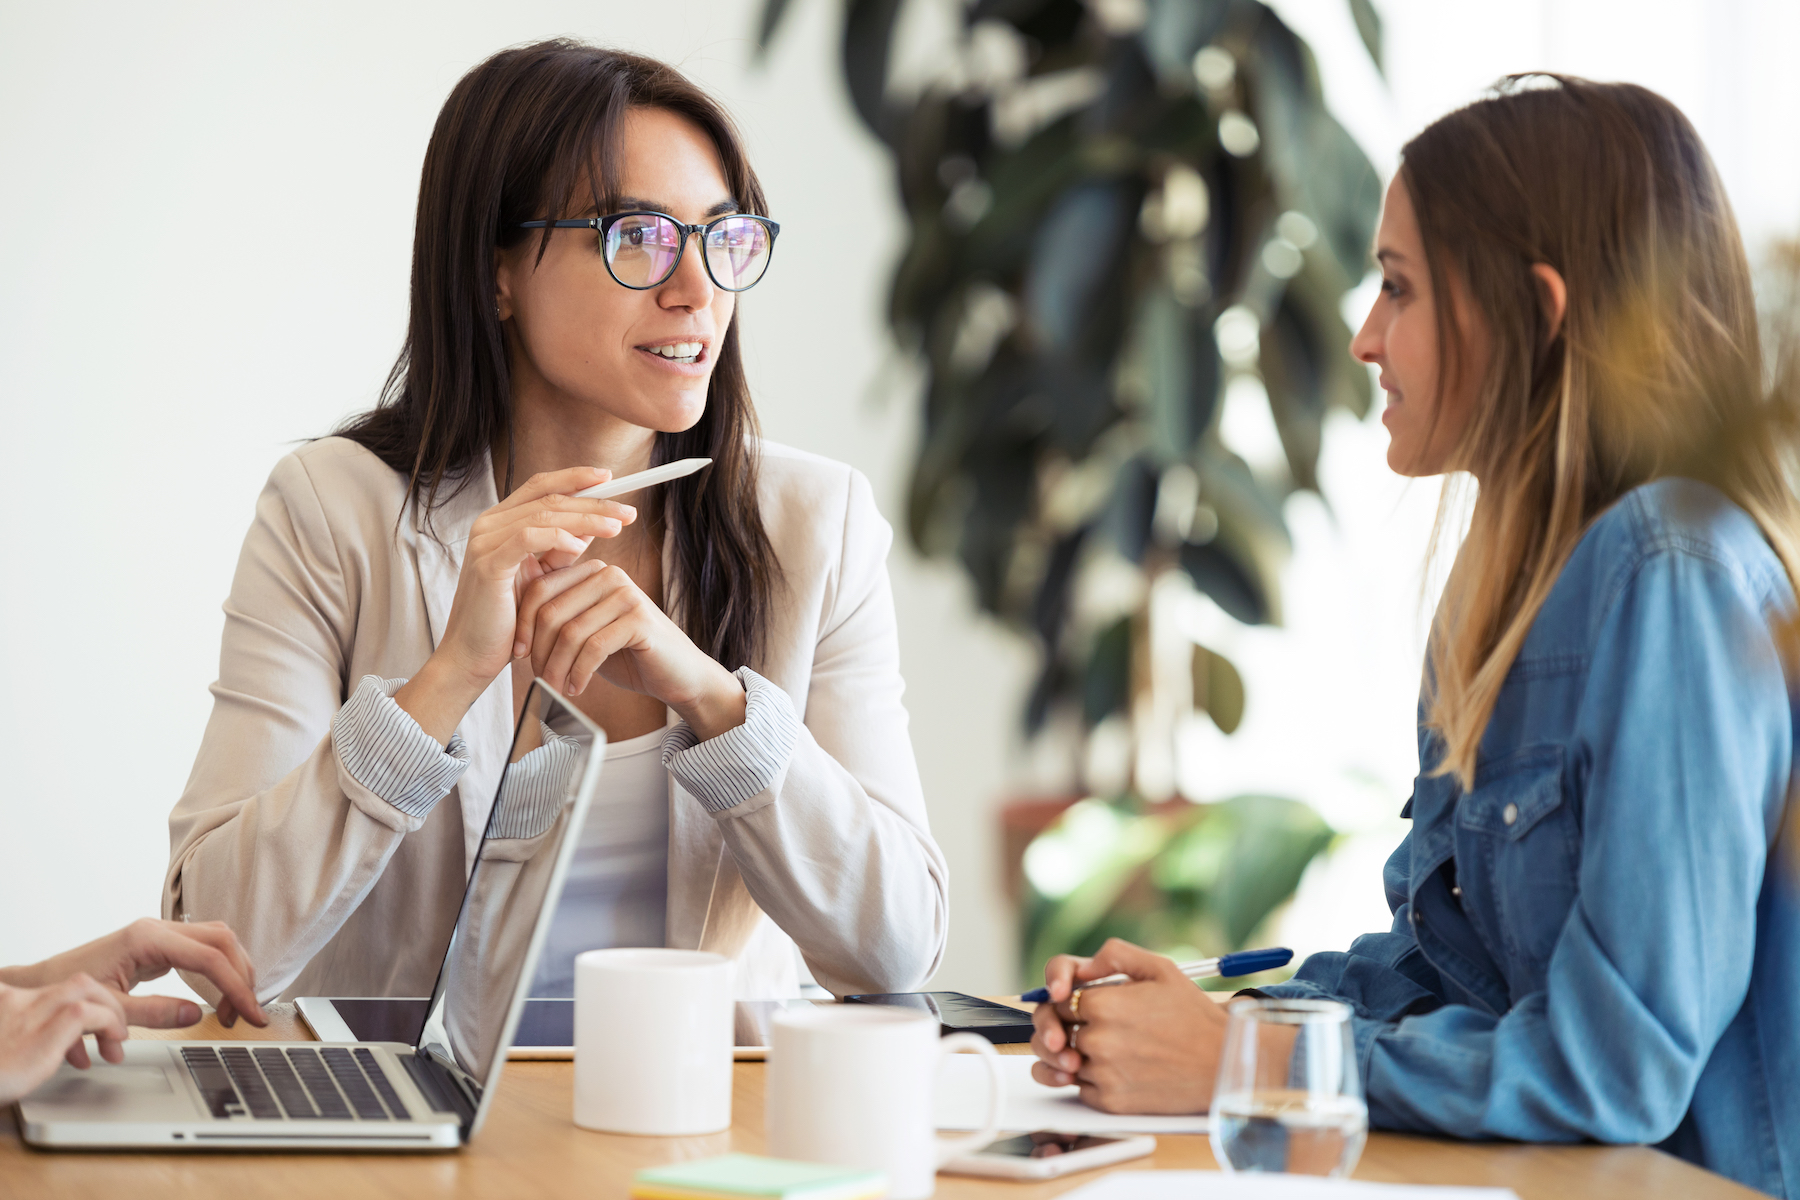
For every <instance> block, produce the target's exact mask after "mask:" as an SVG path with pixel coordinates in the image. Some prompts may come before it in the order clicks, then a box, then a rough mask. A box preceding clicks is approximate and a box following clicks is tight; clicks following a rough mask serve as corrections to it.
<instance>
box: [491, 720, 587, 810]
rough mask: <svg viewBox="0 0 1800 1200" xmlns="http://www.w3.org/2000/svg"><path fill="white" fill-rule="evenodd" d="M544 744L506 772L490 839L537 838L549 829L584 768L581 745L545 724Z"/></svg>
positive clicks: (540, 727) (540, 725)
mask: <svg viewBox="0 0 1800 1200" xmlns="http://www.w3.org/2000/svg"><path fill="white" fill-rule="evenodd" d="M538 727H539V729H540V730H542V732H543V735H544V744H543V745H541V746H539V747H538V748H537V749H535V750H533V751H531V752H530V753H528V754H526V755H525V757H523V758H521V759H520V760H519V761H518V762H516V763H513V764H511V765H510V766H508V767H507V768H506V778H505V779H504V780H503V781H502V782H501V784H500V800H499V802H498V803H497V804H496V805H495V806H494V815H493V818H492V819H491V820H489V821H488V836H489V837H491V838H534V837H538V836H539V835H541V834H542V833H543V832H544V831H545V830H547V829H549V828H550V825H551V823H552V822H554V821H555V820H556V814H557V813H559V812H561V811H562V802H563V798H564V797H565V796H567V795H568V794H569V787H570V785H571V784H573V783H574V782H575V780H574V774H575V770H576V768H577V767H579V766H580V765H581V743H580V742H578V741H576V740H575V739H574V738H566V737H563V736H562V735H561V734H560V733H556V732H554V731H553V730H552V729H551V728H550V727H549V726H548V725H545V724H543V723H542V722H539V723H538Z"/></svg>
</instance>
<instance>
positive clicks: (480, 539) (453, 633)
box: [394, 467, 637, 743]
mask: <svg viewBox="0 0 1800 1200" xmlns="http://www.w3.org/2000/svg"><path fill="white" fill-rule="evenodd" d="M611 478H612V472H611V471H608V470H606V469H604V468H600V467H570V468H568V469H567V470H562V471H550V472H546V473H544V474H542V475H533V476H532V477H531V478H530V479H528V480H526V481H525V483H524V484H523V485H522V486H520V487H519V488H518V489H516V490H515V491H514V492H513V493H512V494H511V495H510V496H507V497H506V498H505V499H503V500H501V501H500V502H499V503H498V504H496V505H494V506H493V507H492V508H489V509H488V510H487V511H486V512H484V513H482V514H481V515H480V516H479V517H477V518H476V519H475V523H474V525H473V526H471V527H470V530H469V541H468V546H467V548H466V549H465V550H464V552H463V560H462V572H461V574H460V575H458V577H457V581H456V598H455V600H454V601H452V603H451V608H450V619H449V621H448V622H447V623H446V626H445V629H444V636H443V638H442V639H441V640H440V641H439V643H438V646H437V650H436V651H435V652H434V653H433V654H432V655H431V657H430V658H429V659H428V660H427V661H426V663H425V665H424V666H423V667H421V668H420V670H419V673H418V674H417V675H415V676H414V677H413V678H412V680H411V681H410V682H409V683H408V684H407V685H406V686H405V687H403V688H402V689H401V690H400V691H399V692H398V693H397V694H396V695H395V696H394V700H395V702H396V703H397V704H399V705H400V707H401V708H403V709H405V710H406V711H407V712H408V713H410V714H412V717H413V719H414V720H415V721H417V722H418V723H419V726H420V728H422V729H424V730H425V732H427V733H429V734H430V735H431V736H432V737H434V738H436V739H437V740H438V741H439V742H440V743H445V742H448V741H449V740H450V735H451V734H452V733H453V732H455V730H456V726H457V723H458V722H460V721H461V720H462V718H463V714H464V713H466V712H467V711H468V708H469V705H470V704H471V703H473V701H474V699H475V697H477V696H479V695H480V694H481V693H482V692H484V691H486V690H487V688H488V685H489V684H491V683H493V681H494V678H495V676H497V675H499V674H500V672H501V671H502V670H503V669H505V668H506V667H507V666H508V665H509V664H511V663H512V662H513V661H515V660H516V659H521V658H523V657H525V655H526V653H527V652H528V651H529V649H530V646H531V643H530V639H529V637H528V636H526V635H525V633H524V626H523V625H522V623H521V622H520V620H519V613H520V604H521V600H522V598H523V597H524V596H525V594H526V592H527V591H528V589H529V588H530V586H531V585H532V584H533V583H534V582H536V581H538V580H541V579H544V578H546V577H550V576H554V575H556V574H557V573H558V572H561V571H564V570H567V569H569V568H570V567H572V566H573V565H574V564H575V563H576V562H577V561H578V560H579V559H580V558H581V556H582V555H583V554H585V553H586V552H587V549H588V547H589V546H590V545H592V544H593V542H594V539H595V538H614V537H617V536H619V534H620V533H621V532H622V531H623V530H624V528H625V526H626V525H628V524H630V523H631V522H632V521H634V520H636V519H637V510H636V509H634V508H632V507H631V506H630V505H628V504H620V503H618V502H617V501H614V500H592V499H583V498H579V497H577V496H575V495H574V493H576V492H579V491H583V490H585V489H587V488H591V487H595V486H597V485H599V484H602V483H605V482H607V481H608V480H610V479H611ZM534 665H535V664H534Z"/></svg>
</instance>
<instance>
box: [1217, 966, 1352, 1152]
mask: <svg viewBox="0 0 1800 1200" xmlns="http://www.w3.org/2000/svg"><path fill="white" fill-rule="evenodd" d="M1227 1011H1228V1012H1229V1013H1230V1014H1231V1024H1230V1026H1229V1027H1228V1028H1227V1029H1226V1031H1225V1053H1224V1056H1223V1057H1222V1058H1220V1060H1219V1083H1218V1087H1217V1088H1216V1089H1215V1090H1214V1092H1213V1103H1212V1148H1213V1157H1215V1158H1217V1159H1218V1160H1219V1165H1220V1166H1221V1167H1223V1168H1225V1169H1226V1170H1227V1171H1287V1172H1290V1173H1292V1174H1295V1175H1332V1176H1344V1175H1348V1174H1350V1172H1351V1170H1352V1169H1353V1168H1354V1167H1355V1166H1356V1160H1357V1159H1358V1158H1359V1157H1361V1155H1362V1148H1363V1140H1364V1139H1365V1138H1366V1137H1367V1135H1368V1129H1369V1109H1368V1105H1367V1104H1365V1103H1364V1101H1363V1088H1362V1078H1361V1076H1360V1074H1359V1073H1358V1072H1357V1069H1356V1043H1355V1041H1354V1040H1352V1038H1351V1034H1350V1007H1349V1005H1346V1004H1339V1003H1338V1002H1337V1001H1335V1000H1259V999H1256V998H1254V997H1249V996H1246V997H1244V998H1243V999H1241V1000H1234V1001H1232V1002H1231V1004H1230V1006H1229V1008H1228V1009H1227Z"/></svg>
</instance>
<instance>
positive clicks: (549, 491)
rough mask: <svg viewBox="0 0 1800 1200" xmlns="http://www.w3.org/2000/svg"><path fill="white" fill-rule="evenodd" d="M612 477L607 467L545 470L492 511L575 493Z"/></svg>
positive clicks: (518, 488)
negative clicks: (546, 497)
mask: <svg viewBox="0 0 1800 1200" xmlns="http://www.w3.org/2000/svg"><path fill="white" fill-rule="evenodd" d="M611 479H612V472H611V471H609V470H607V469H606V468H605V467H565V468H563V469H562V470H560V471H542V472H539V473H538V474H536V475H533V476H532V477H531V478H530V479H527V480H526V481H525V482H524V483H521V484H520V485H519V486H518V487H516V488H514V489H513V490H512V492H511V493H510V494H508V495H507V497H506V498H505V499H504V500H502V501H500V503H498V504H496V505H494V508H493V509H490V510H489V511H495V510H500V511H505V510H509V509H514V508H519V507H521V506H523V505H526V504H530V503H531V502H532V501H533V500H542V499H543V498H544V497H545V496H552V495H558V496H572V495H573V494H574V493H576V492H581V491H586V490H587V489H588V488H591V487H597V486H599V485H600V484H603V483H606V482H607V481H609V480H611Z"/></svg>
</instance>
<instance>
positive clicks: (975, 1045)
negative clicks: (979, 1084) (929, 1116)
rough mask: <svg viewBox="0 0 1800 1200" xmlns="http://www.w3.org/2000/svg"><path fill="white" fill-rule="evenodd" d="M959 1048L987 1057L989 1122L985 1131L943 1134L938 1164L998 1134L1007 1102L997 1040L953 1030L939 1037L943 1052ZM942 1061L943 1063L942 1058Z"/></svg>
mask: <svg viewBox="0 0 1800 1200" xmlns="http://www.w3.org/2000/svg"><path fill="white" fill-rule="evenodd" d="M958 1050H972V1051H974V1052H975V1053H976V1054H979V1055H981V1056H982V1057H983V1058H985V1059H986V1060H987V1073H988V1085H989V1091H988V1107H987V1123H986V1124H985V1125H983V1126H982V1128H981V1132H979V1133H970V1134H965V1135H963V1136H962V1137H953V1138H947V1137H944V1136H942V1135H941V1134H940V1135H939V1137H938V1139H937V1165H938V1166H940V1167H941V1166H943V1165H944V1164H945V1163H947V1162H949V1161H950V1160H951V1159H953V1158H955V1157H956V1156H957V1155H959V1154H973V1153H975V1152H976V1151H977V1150H980V1149H981V1148H983V1147H984V1146H986V1145H987V1144H988V1143H989V1142H991V1141H993V1140H994V1139H995V1138H996V1137H998V1136H999V1134H1000V1109H1001V1107H1002V1106H1003V1105H1004V1104H1005V1103H1006V1080H1005V1079H1004V1078H1003V1077H1002V1076H1001V1074H1000V1053H999V1051H997V1050H995V1049H994V1044H993V1043H992V1042H990V1041H988V1040H987V1039H986V1038H984V1037H982V1036H981V1035H980V1034H979V1033H953V1034H951V1035H950V1036H948V1037H944V1038H939V1039H938V1053H939V1054H940V1055H944V1054H954V1053H956V1052H957V1051H958ZM939 1061H940V1063H941V1061H942V1060H941V1059H940V1060H939Z"/></svg>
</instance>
